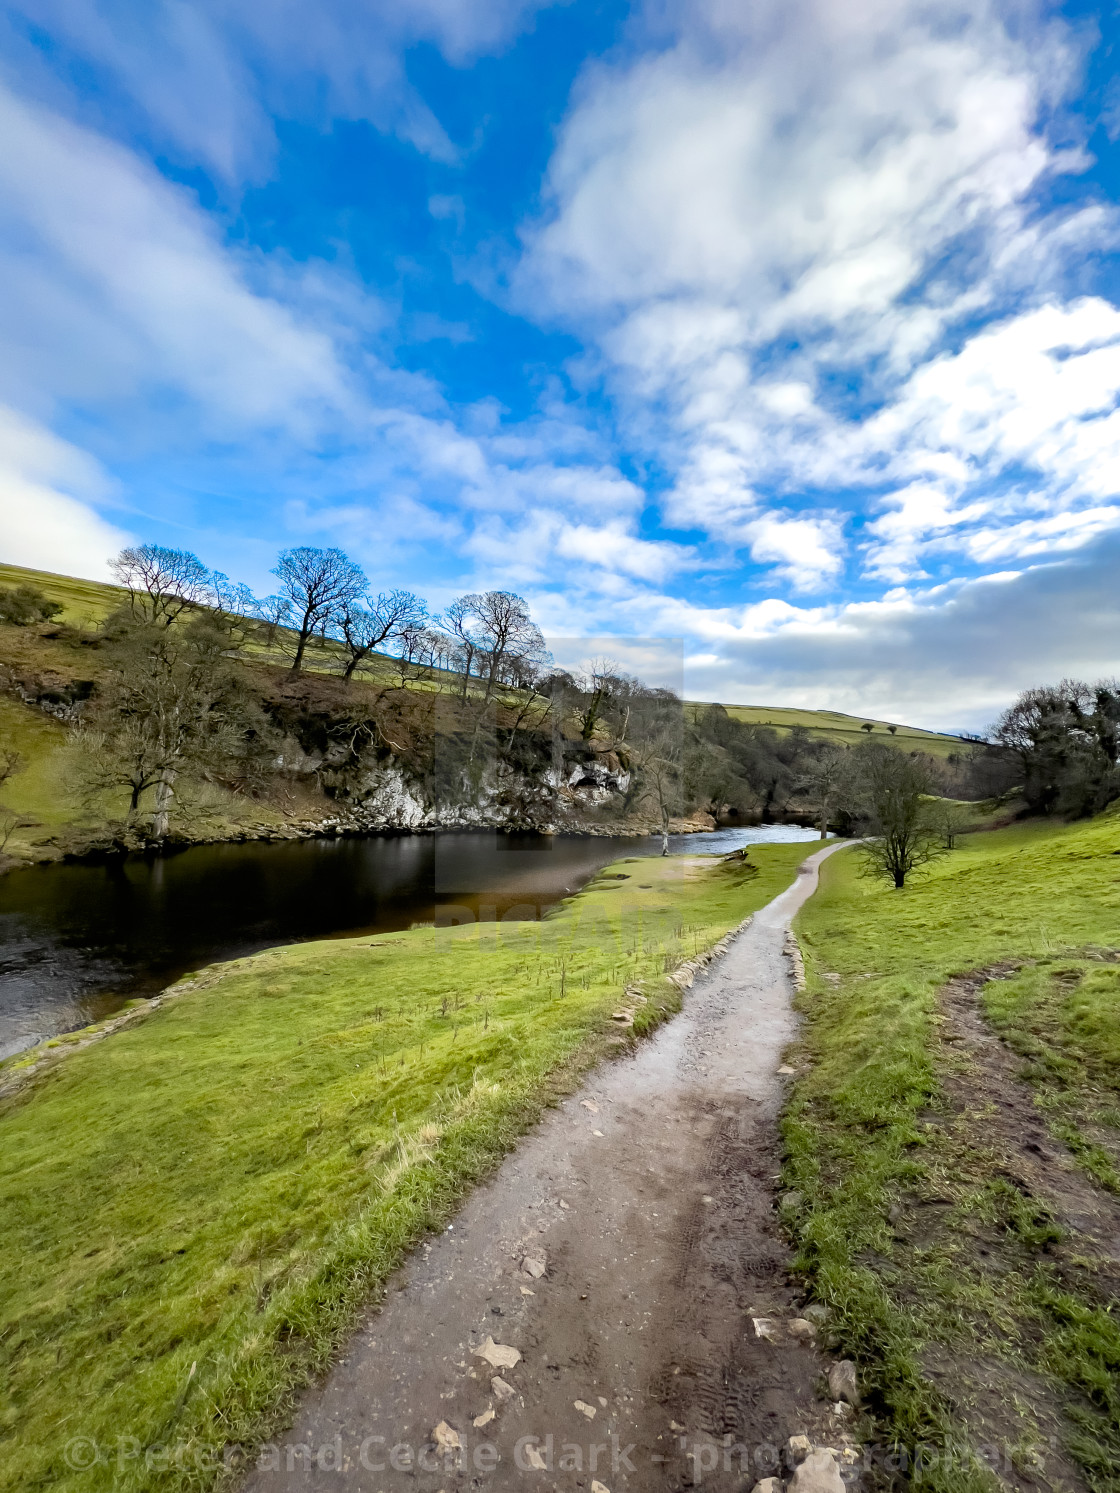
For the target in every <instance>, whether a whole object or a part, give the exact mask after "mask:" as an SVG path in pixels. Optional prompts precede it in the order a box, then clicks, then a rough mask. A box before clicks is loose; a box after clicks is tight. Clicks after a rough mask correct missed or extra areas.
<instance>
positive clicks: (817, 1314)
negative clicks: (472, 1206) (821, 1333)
mask: <svg viewBox="0 0 1120 1493" xmlns="http://www.w3.org/2000/svg"><path fill="white" fill-rule="evenodd" d="M801 1315H802V1316H803V1317H808V1318H809V1321H810V1322H816V1324H817V1326H818V1327H819V1326H820V1325H821V1324H822V1323H824V1322H827V1321H828V1307H827V1306H825V1305H824V1303H823V1302H820V1301H814V1302H813V1304H812V1306H807V1307H806V1308H805V1310H804V1311H803V1312H802V1314H801Z"/></svg>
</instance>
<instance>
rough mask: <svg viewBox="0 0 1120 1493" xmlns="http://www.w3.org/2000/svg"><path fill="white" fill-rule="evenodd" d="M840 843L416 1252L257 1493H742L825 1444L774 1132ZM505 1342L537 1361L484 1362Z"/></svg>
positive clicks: (824, 1413)
mask: <svg viewBox="0 0 1120 1493" xmlns="http://www.w3.org/2000/svg"><path fill="white" fill-rule="evenodd" d="M837 848H838V847H837V846H830V847H828V848H827V849H825V850H822V851H820V852H818V853H817V854H816V855H814V856H812V857H811V858H810V859H809V860H808V861H806V862H805V864H804V865H803V866H802V867H801V869H800V871H799V873H798V877H797V880H796V881H795V882H794V883H793V885H792V886H790V887H789V888H788V889H787V890H786V891H785V892H783V893H782V895H781V896H779V897H777V898H775V900H774V901H773V902H771V903H770V904H769V905H768V906H767V907H765V908H763V909H762V910H761V911H760V912H758V913H756V915H755V917H754V920H753V922H752V923H751V925H750V927H749V928H747V929H746V930H745V931H744V932H743V933H741V934H740V935H739V937H738V938H737V939H736V940H735V942H734V943H733V944H732V945H731V947H730V949H729V950H728V952H727V953H726V955H725V956H724V957H723V958H722V959H721V960H719V961H718V962H717V963H716V964H714V965H713V966H712V967H711V968H710V969H709V970H708V971H707V972H705V973H704V974H703V975H701V977H700V978H699V979H698V980H697V982H696V984H695V985H694V987H693V989H692V991H691V992H690V993H689V995H688V997H687V999H686V1002H685V1010H684V1012H683V1013H682V1014H681V1015H680V1016H678V1017H677V1018H675V1019H674V1020H673V1021H672V1022H670V1023H668V1024H667V1025H666V1026H665V1027H664V1028H662V1030H661V1031H660V1032H659V1033H658V1034H657V1035H656V1036H655V1038H654V1039H653V1040H652V1041H650V1042H648V1043H646V1044H645V1045H644V1046H642V1047H641V1048H640V1049H639V1050H638V1051H637V1052H636V1053H635V1054H634V1056H633V1057H631V1058H628V1059H626V1060H624V1061H622V1062H619V1063H617V1064H614V1065H613V1066H607V1067H605V1068H602V1069H601V1070H599V1071H598V1072H597V1073H596V1074H595V1075H593V1078H592V1080H591V1081H590V1082H589V1084H588V1085H587V1086H586V1087H585V1088H584V1089H582V1090H581V1091H580V1092H579V1093H577V1094H574V1095H572V1096H571V1098H570V1099H568V1100H567V1101H566V1102H565V1103H564V1104H562V1105H561V1106H560V1107H559V1109H558V1110H557V1111H556V1112H555V1113H553V1114H552V1115H550V1116H549V1118H548V1119H547V1120H546V1121H545V1123H544V1124H542V1125H541V1126H540V1128H539V1129H538V1130H537V1131H535V1132H534V1133H533V1134H532V1135H531V1136H530V1137H528V1139H527V1140H526V1141H525V1142H524V1143H523V1144H522V1145H521V1146H520V1148H519V1149H518V1150H517V1152H516V1153H515V1154H514V1155H512V1156H511V1157H510V1158H509V1159H508V1161H507V1162H506V1163H505V1164H504V1165H503V1166H502V1167H501V1169H500V1170H499V1172H498V1173H497V1175H496V1176H495V1177H494V1178H493V1179H492V1180H491V1181H490V1182H489V1183H488V1184H486V1185H485V1186H483V1187H481V1188H479V1189H478V1190H477V1191H476V1192H475V1193H474V1194H473V1195H472V1196H471V1198H470V1199H469V1200H468V1202H467V1203H466V1205H465V1207H464V1208H463V1210H462V1213H461V1214H460V1215H459V1217H458V1218H457V1219H456V1221H455V1224H454V1226H453V1227H452V1228H451V1229H449V1230H448V1232H447V1233H445V1234H443V1235H442V1236H441V1237H440V1238H439V1239H438V1240H436V1241H434V1242H433V1243H431V1244H428V1245H425V1246H423V1248H422V1249H421V1250H420V1251H418V1252H417V1254H416V1255H415V1256H414V1257H413V1258H412V1259H411V1260H410V1261H409V1263H408V1264H407V1265H406V1266H405V1268H404V1269H403V1270H402V1271H401V1272H400V1273H399V1275H398V1276H397V1277H396V1278H395V1279H394V1281H393V1282H392V1283H391V1285H390V1291H389V1294H388V1296H387V1298H386V1301H385V1304H384V1306H383V1307H382V1309H381V1310H380V1311H378V1312H377V1313H376V1314H375V1315H373V1316H371V1318H370V1319H369V1321H368V1322H367V1323H366V1325H365V1326H364V1327H363V1328H362V1329H361V1330H360V1331H359V1332H358V1334H357V1335H356V1337H355V1338H354V1340H353V1341H352V1343H351V1345H350V1348H349V1351H348V1353H347V1356H346V1357H345V1358H344V1359H343V1360H342V1361H341V1362H339V1363H338V1364H337V1365H336V1367H335V1368H334V1370H333V1371H332V1372H331V1374H330V1376H329V1377H328V1378H327V1380H326V1381H325V1383H324V1384H323V1385H322V1386H321V1387H320V1388H318V1389H316V1390H315V1391H313V1392H312V1393H310V1394H309V1395H308V1396H307V1397H306V1399H305V1401H304V1403H303V1405H302V1407H301V1408H300V1410H299V1412H298V1415H297V1417H296V1423H295V1427H294V1429H293V1430H292V1432H290V1433H289V1435H288V1436H286V1437H285V1438H284V1440H283V1442H282V1443H280V1444H279V1445H278V1446H277V1447H276V1448H274V1449H268V1448H266V1451H265V1455H264V1458H263V1460H262V1464H261V1465H260V1466H259V1467H258V1468H257V1469H256V1470H255V1471H254V1472H253V1474H252V1475H251V1476H250V1478H249V1480H248V1483H247V1490H248V1493H278V1490H281V1489H283V1490H296V1489H298V1490H310V1489H315V1490H319V1489H328V1488H329V1489H345V1490H347V1493H359V1490H361V1493H389V1490H393V1489H406V1488H407V1489H410V1490H417V1493H429V1490H430V1493H438V1490H440V1489H446V1490H448V1493H450V1490H452V1489H456V1488H461V1489H465V1488H472V1489H473V1488H485V1489H488V1490H494V1493H500V1490H503V1489H513V1488H517V1489H525V1488H537V1489H541V1490H545V1489H553V1488H556V1489H560V1488H563V1489H577V1488H584V1489H592V1490H593V1493H600V1488H596V1487H594V1483H595V1482H598V1484H599V1485H600V1486H601V1488H607V1489H610V1490H611V1493H620V1490H623V1489H635V1490H636V1489H641V1490H660V1489H664V1490H675V1489H678V1488H681V1487H684V1486H693V1485H694V1484H695V1483H696V1482H698V1481H700V1480H701V1479H702V1480H703V1483H704V1486H705V1487H710V1488H712V1489H724V1488H728V1489H729V1488H737V1489H742V1488H748V1489H749V1488H750V1487H752V1486H753V1483H754V1480H755V1479H756V1478H761V1477H764V1476H766V1475H767V1473H770V1472H774V1471H776V1468H775V1466H774V1465H773V1461H772V1457H773V1455H774V1450H773V1449H775V1448H776V1447H777V1446H779V1445H780V1444H781V1443H782V1442H784V1441H785V1440H786V1438H787V1437H789V1436H790V1435H792V1434H795V1433H801V1432H808V1433H809V1434H810V1435H812V1436H814V1437H815V1438H816V1437H818V1436H824V1437H825V1439H827V1433H828V1424H829V1422H828V1416H829V1414H830V1410H829V1407H828V1406H827V1405H825V1404H823V1403H822V1402H821V1401H820V1400H819V1399H818V1397H817V1394H816V1386H817V1383H818V1381H819V1377H820V1374H821V1370H822V1361H821V1360H820V1358H819V1357H818V1354H817V1353H816V1351H815V1349H814V1348H813V1347H812V1345H811V1342H808V1341H805V1340H802V1339H799V1338H797V1337H795V1336H794V1335H793V1334H792V1333H791V1332H790V1331H789V1329H788V1326H787V1325H786V1324H787V1323H788V1321H789V1320H790V1319H791V1318H793V1317H795V1316H796V1308H795V1305H794V1303H795V1292H794V1288H793V1286H792V1285H791V1283H790V1282H789V1280H788V1278H787V1274H786V1260H787V1255H788V1252H787V1250H786V1248H785V1246H784V1244H783V1241H782V1239H781V1236H780V1233H779V1231H778V1229H777V1224H776V1218H775V1212H774V1184H775V1181H776V1179H777V1171H778V1154H777V1131H776V1123H775V1122H776V1119H777V1116H778V1112H779V1109H780V1106H781V1102H782V1094H783V1079H782V1078H781V1077H780V1076H779V1075H778V1072H777V1070H778V1066H779V1064H780V1062H781V1053H782V1049H783V1048H784V1047H785V1045H786V1044H787V1043H788V1042H789V1041H790V1039H791V1038H792V1037H793V1035H794V1030H795V1018H794V1015H793V1012H792V1009H791V990H792V982H791V978H790V972H789V961H788V959H787V958H786V957H785V956H784V954H783V942H784V936H785V930H786V928H787V927H788V924H789V921H790V918H791V917H792V916H793V914H794V913H795V912H796V911H797V909H798V908H799V907H800V906H801V904H802V903H803V902H804V901H805V900H806V898H808V897H809V896H810V895H811V893H812V892H813V891H814V889H815V887H816V884H817V866H818V865H819V863H820V861H821V860H822V859H824V857H825V856H827V855H829V854H830V853H831V852H832V851H833V850H834V849H837ZM542 1266H543V1274H540V1273H539V1271H540V1270H541V1267H542ZM752 1318H772V1319H775V1320H774V1322H773V1325H772V1326H771V1327H765V1326H764V1329H763V1331H764V1333H768V1334H769V1336H766V1335H764V1336H760V1335H759V1334H758V1332H757V1330H756V1328H755V1326H754V1323H753V1322H752ZM488 1337H492V1338H493V1340H494V1341H495V1342H496V1343H497V1344H498V1345H500V1346H501V1347H509V1348H513V1349H515V1350H516V1351H517V1353H518V1354H520V1358H519V1361H517V1362H516V1364H513V1365H512V1366H510V1367H508V1368H507V1367H502V1366H501V1364H500V1362H499V1364H498V1366H496V1367H492V1366H491V1365H490V1364H489V1363H488V1362H487V1361H486V1360H484V1359H483V1358H481V1357H479V1356H477V1354H476V1352H475V1350H476V1349H478V1348H479V1347H480V1346H481V1345H484V1344H485V1342H486V1340H487V1338H488ZM771 1339H772V1340H771ZM492 1356H496V1357H497V1358H498V1359H499V1360H500V1359H501V1357H502V1355H501V1354H497V1355H492ZM480 1421H481V1422H482V1423H481V1424H479V1422H480ZM441 1423H442V1424H441ZM833 1425H834V1430H835V1424H834V1423H833ZM437 1427H438V1428H439V1432H438V1434H437V1430H436V1428H437ZM453 1439H457V1440H458V1441H459V1442H460V1443H461V1448H462V1449H461V1450H456V1449H455V1448H454V1445H453ZM441 1441H442V1443H443V1445H442V1446H441V1445H440V1443H441ZM744 1449H745V1450H744ZM744 1457H745V1458H746V1465H745V1466H744V1465H743V1463H744ZM537 1464H542V1465H537Z"/></svg>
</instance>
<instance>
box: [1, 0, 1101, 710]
mask: <svg viewBox="0 0 1120 1493" xmlns="http://www.w3.org/2000/svg"><path fill="white" fill-rule="evenodd" d="M0 17H2V20H0V128H2V130H3V138H4V140H5V148H4V151H3V155H2V158H0V283H2V284H3V285H4V287H5V290H4V293H3V297H2V299H0V554H2V555H3V557H4V558H7V559H11V560H14V561H17V562H19V563H24V564H31V565H36V566H39V567H41V568H47V569H59V570H68V571H73V572H76V573H81V574H84V575H92V576H101V575H105V574H106V560H107V558H108V556H109V555H110V554H111V553H112V552H113V551H114V550H115V549H116V548H118V547H119V546H120V545H121V544H122V543H124V542H127V541H128V540H146V539H152V540H156V541H158V542H160V543H164V544H171V545H176V546H182V547H186V548H190V549H193V550H195V551H196V552H197V553H198V554H199V555H200V556H201V557H202V558H203V559H204V560H205V561H206V562H207V563H208V564H211V565H214V566H216V567H218V568H220V569H223V570H225V571H227V572H229V573H230V574H231V575H233V576H235V577H236V578H238V579H243V580H246V581H247V582H249V584H250V585H252V586H253V587H254V588H255V589H258V590H261V591H263V590H267V589H270V588H271V583H270V579H269V576H268V570H269V567H270V565H271V564H272V562H273V557H274V555H275V552H276V550H277V549H278V548H280V547H282V546H286V545H291V544H304V543H306V544H339V545H341V546H343V547H344V548H345V549H347V550H348V551H350V552H351V553H352V554H353V555H354V556H355V557H356V558H357V559H359V560H360V561H361V562H362V564H363V565H364V566H365V567H366V569H367V572H368V574H369V575H370V577H371V579H372V580H373V582H374V583H375V584H376V585H379V586H393V585H403V586H408V587H410V588H411V589H414V590H417V591H420V592H421V593H422V594H424V595H425V596H426V597H428V598H429V600H430V601H431V603H432V604H433V605H434V606H439V605H441V604H443V603H445V602H446V601H447V600H449V599H450V597H451V596H452V595H454V594H456V593H457V592H460V591H463V590H466V589H472V590H474V589H479V588H482V587H491V586H493V587H502V588H508V589H514V590H518V591H520V592H522V594H524V595H525V596H526V597H527V598H528V599H529V601H530V602H531V604H532V606H533V609H534V613H535V615H536V616H537V617H538V618H539V620H540V621H541V623H542V626H543V627H544V628H545V630H546V632H549V633H553V634H556V635H558V636H564V637H569V638H570V637H572V636H582V635H588V636H591V635H595V636H597V637H601V636H602V635H612V634H613V635H618V636H620V637H635V638H641V637H678V638H683V639H684V645H685V668H686V687H687V688H688V690H689V693H690V694H692V695H694V696H700V697H706V698H721V699H725V700H729V701H731V700H744V701H757V702H769V703H775V704H782V703H784V704H801V705H819V706H829V707H832V708H838V709H843V710H849V711H851V712H852V713H856V714H877V715H887V716H893V717H895V718H899V719H908V720H911V721H915V722H918V723H921V724H926V725H942V726H970V727H976V726H980V725H982V724H983V723H984V722H985V721H986V720H988V719H990V718H991V716H992V715H993V714H994V713H995V712H996V711H997V710H998V709H999V708H1000V707H1001V706H1002V705H1003V704H1004V703H1006V701H1007V700H1008V699H1009V698H1011V697H1012V696H1013V695H1014V694H1015V692H1016V691H1017V690H1019V689H1020V688H1023V687H1025V686H1027V685H1029V684H1032V683H1038V682H1043V681H1046V680H1050V679H1057V678H1058V677H1060V676H1062V675H1063V674H1074V675H1089V676H1098V675H1101V674H1111V673H1116V672H1118V671H1120V658H1118V654H1120V587H1118V586H1117V574H1118V571H1117V562H1118V560H1120V497H1118V494H1120V413H1118V410H1117V401H1118V396H1120V280H1118V277H1117V246H1118V242H1120V237H1118V229H1120V213H1118V207H1117V198H1118V195H1120V77H1118V75H1117V68H1116V54H1115V51H1114V47H1115V42H1116V37H1117V35H1118V33H1120V27H1118V26H1117V22H1116V15H1115V12H1114V11H1113V9H1112V8H1110V7H1086V6H1078V7H1073V6H1069V7H1065V8H1061V7H1040V6H1034V5H1031V4H1028V3H1022V4H1020V3H1011V4H1006V5H999V4H985V3H983V0H979V3H977V0H970V3H967V4H957V3H954V0H942V3H939V4H938V5H936V6H933V7H930V6H928V5H926V4H924V3H918V0H860V3H858V4H855V5H845V6H840V5H837V4H835V0H756V3H753V4H752V5H751V6H743V5H739V4H735V3H732V0H689V3H687V4H685V3H677V0H651V3H650V4H649V5H648V6H642V5H631V6H624V5H621V4H617V3H613V0H587V3H582V0H568V3H560V4H550V3H547V0H539V3H534V0H487V3H486V4H482V3H475V0H472V3H468V0H418V3H404V4H401V3H395V4H390V3H388V0H364V3H356V0H321V3H319V4H318V5H316V6H315V7H313V8H310V9H309V8H308V7H306V6H303V5H297V4H295V3H294V0H254V3H253V4H252V5H250V4H248V3H247V0H200V3H194V4H190V3H184V0H145V3H144V4H139V3H132V0H35V3H23V4H20V3H15V4H10V5H8V6H7V7H6V8H3V9H0ZM616 651H618V652H619V653H622V652H623V651H624V649H623V646H622V645H621V644H620V645H619V648H618V650H616Z"/></svg>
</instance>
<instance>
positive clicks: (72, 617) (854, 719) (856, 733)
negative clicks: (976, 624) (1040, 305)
mask: <svg viewBox="0 0 1120 1493" xmlns="http://www.w3.org/2000/svg"><path fill="white" fill-rule="evenodd" d="M17 585H32V586H37V587H38V588H39V590H41V591H43V592H45V594H46V595H47V596H48V597H50V599H51V600H52V601H59V602H61V603H62V605H63V607H64V611H63V614H62V619H61V620H62V621H64V622H68V623H71V624H72V625H75V626H83V625H85V626H89V625H93V624H96V623H98V622H100V621H101V620H102V619H103V618H105V617H106V616H108V614H109V613H110V612H111V611H113V610H114V608H116V607H118V606H119V605H120V604H121V602H122V601H123V600H124V599H125V597H126V596H127V592H125V591H123V590H122V589H121V588H120V587H119V586H112V585H108V584H106V583H103V582H100V581H83V580H77V579H75V578H74V577H72V576H64V575H53V574H51V573H50V572H48V571H42V570H24V569H21V568H20V567H18V566H15V565H0V586H17ZM277 656H278V657H279V656H280V655H279V654H278V655H277ZM335 658H336V654H335V652H334V650H332V649H331V648H330V647H329V646H328V647H327V649H326V650H325V651H320V652H319V653H318V654H316V653H315V652H313V653H312V654H311V656H310V658H309V661H308V667H309V668H310V669H315V668H316V667H324V666H328V667H329V666H332V665H333V664H334V662H335ZM689 703H690V707H691V708H693V709H697V710H702V709H703V708H704V705H703V703H702V702H689ZM724 708H725V709H726V710H727V713H728V714H729V715H731V716H733V717H734V718H735V719H736V720H742V721H751V722H757V723H759V724H761V725H767V726H773V727H775V728H776V729H777V730H779V731H788V730H790V729H791V728H792V727H793V726H804V727H805V728H806V729H807V730H809V731H812V732H813V733H815V734H820V735H827V736H828V737H830V738H831V739H833V740H836V741H842V742H844V743H846V744H853V743H855V742H857V741H861V740H863V739H864V737H865V736H866V734H867V733H866V732H864V731H862V730H861V729H860V727H861V726H862V725H863V723H864V721H865V720H868V719H870V718H869V717H866V716H851V715H844V714H842V713H840V712H839V711H835V710H794V709H787V708H785V707H782V706H766V705H727V706H725V707H724ZM872 724H873V725H874V727H875V733H874V734H875V735H877V736H884V735H886V734H887V728H888V725H890V724H896V723H891V722H887V721H880V720H874V721H872ZM894 740H895V741H896V743H897V744H898V745H899V746H902V747H905V748H906V749H907V750H911V751H914V750H921V751H926V752H929V753H931V754H932V755H935V756H948V755H949V753H951V752H954V751H960V750H961V745H962V744H961V741H960V739H959V738H958V737H956V736H946V735H942V734H939V733H938V732H935V731H924V730H922V729H921V728H920V727H918V726H906V725H897V724H896V734H895V736H894Z"/></svg>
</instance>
